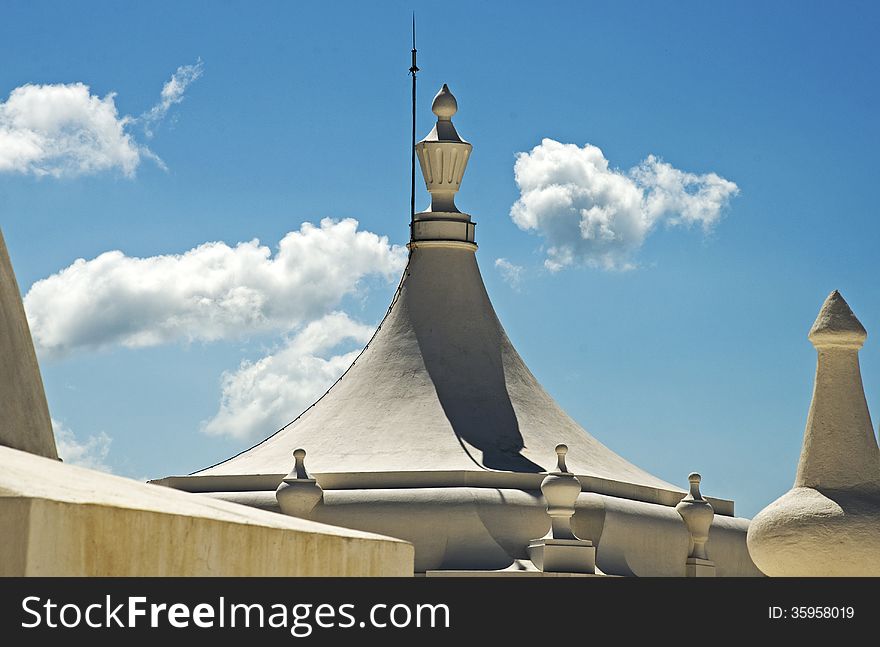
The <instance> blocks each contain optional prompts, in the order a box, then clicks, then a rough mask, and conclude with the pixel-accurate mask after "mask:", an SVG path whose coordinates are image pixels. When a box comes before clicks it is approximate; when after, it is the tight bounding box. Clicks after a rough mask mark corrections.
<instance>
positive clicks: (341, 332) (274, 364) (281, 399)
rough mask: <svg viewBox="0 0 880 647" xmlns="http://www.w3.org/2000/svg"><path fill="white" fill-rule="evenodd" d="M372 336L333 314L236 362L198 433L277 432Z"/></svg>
mask: <svg viewBox="0 0 880 647" xmlns="http://www.w3.org/2000/svg"><path fill="white" fill-rule="evenodd" d="M373 331H374V328H373V327H371V326H366V325H364V324H361V323H358V322H355V321H352V320H351V319H350V318H349V317H348V315H346V314H344V313H340V312H336V313H332V314H329V315H326V316H324V317H322V318H321V319H318V320H316V321H313V322H311V323H310V324H308V325H307V326H305V327H304V328H302V329H301V330H300V331H299V332H298V333H297V334H295V335H294V336H292V337H289V338H288V339H287V340H286V342H285V343H284V345H283V346H282V348H281V349H280V350H278V351H277V352H276V353H274V354H271V355H267V356H266V357H263V358H262V359H260V360H257V361H256V362H247V361H245V362H242V364H241V366H240V367H239V368H238V370H237V371H235V372H228V373H224V374H223V378H222V395H221V400H220V408H219V410H218V411H217V414H216V415H215V416H214V417H213V418H211V419H210V420H208V421H206V422H205V423H203V425H202V431H204V432H205V433H207V434H210V435H216V436H231V437H233V438H240V439H248V438H259V437H264V436H267V435H268V434H269V433H271V432H273V431H276V430H277V429H280V428H281V427H282V426H283V425H285V424H287V423H288V422H290V421H291V420H293V419H294V418H295V417H296V416H297V415H299V414H300V413H301V412H302V411H303V410H304V409H305V408H306V407H308V406H309V405H310V404H312V403H313V402H314V401H315V400H316V399H317V398H318V397H319V396H320V395H321V394H322V393H324V392H325V391H326V390H327V389H328V388H329V387H330V386H331V385H332V384H333V383H334V382H335V381H336V380H337V379H338V378H339V376H340V375H342V373H343V372H344V371H345V370H346V369H347V368H348V367H349V366H350V365H351V363H352V362H353V361H354V359H355V357H357V354H358V353H359V352H360V348H361V347H362V346H363V345H364V344H366V342H367V341H369V339H370V337H371V336H372V334H373ZM352 345H354V346H355V347H354V348H353V349H352V348H351V347H352ZM339 351H342V352H339Z"/></svg>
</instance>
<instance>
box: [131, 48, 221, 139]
mask: <svg viewBox="0 0 880 647" xmlns="http://www.w3.org/2000/svg"><path fill="white" fill-rule="evenodd" d="M204 67H205V66H204V65H203V63H202V59H199V60H198V61H196V63H195V64H194V65H181V66H180V67H178V68H177V70H176V71H175V72H174V74H172V75H171V79H169V80H168V82H166V83H165V85H163V86H162V94H161V96H160V98H159V103H157V104H156V105H155V106H153V107H152V108H151V109H150V110H149V111H148V112H146V113H144V115H143V117H142V119H143V121H144V132H145V133H146V134H147V137H152V136H153V127H154V125H155V124H156V123H158V122H159V121H161V120H162V119H163V118H164V117H165V115H166V114H168V110H169V109H170V108H171V106H173V105H174V104H175V103H180V102H181V101H183V93H184V92H186V88H187V87H188V86H189V85H190V83H192V82H193V81H195V80H196V79H198V78H199V77H200V76H201V75H202V72H203V71H204Z"/></svg>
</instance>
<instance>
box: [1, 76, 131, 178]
mask: <svg viewBox="0 0 880 647" xmlns="http://www.w3.org/2000/svg"><path fill="white" fill-rule="evenodd" d="M114 96H115V95H114V94H113V93H110V94H108V95H107V96H105V97H104V98H103V99H102V98H100V97H98V96H95V95H93V94H91V92H90V91H89V87H88V86H87V85H83V84H82V83H70V84H67V85H62V84H58V85H30V84H28V85H23V86H21V87H18V88H15V89H14V90H13V91H12V92H11V93H10V94H9V98H8V99H7V100H6V101H5V102H3V103H0V172H7V173H8V172H17V173H32V174H34V175H51V176H54V177H61V176H65V175H66V176H73V175H84V174H91V173H98V172H100V171H106V170H110V169H118V170H120V171H122V173H124V174H125V175H127V176H129V177H131V176H133V175H134V172H135V169H136V168H137V166H138V164H139V163H140V160H141V155H142V154H143V149H142V148H141V147H140V146H139V145H138V144H137V143H136V142H135V141H134V140H133V139H132V137H131V135H129V134H128V133H126V132H125V127H126V125H127V124H128V123H129V121H130V118H129V117H120V116H119V113H118V112H117V110H116V103H115V101H114Z"/></svg>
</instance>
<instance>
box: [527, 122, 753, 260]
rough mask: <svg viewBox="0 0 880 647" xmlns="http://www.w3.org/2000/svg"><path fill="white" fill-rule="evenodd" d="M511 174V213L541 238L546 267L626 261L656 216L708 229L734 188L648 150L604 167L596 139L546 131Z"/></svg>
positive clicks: (734, 192) (657, 220)
mask: <svg viewBox="0 0 880 647" xmlns="http://www.w3.org/2000/svg"><path fill="white" fill-rule="evenodd" d="M514 175H515V179H516V183H517V185H518V186H519V189H520V198H519V199H518V200H517V201H516V202H515V203H514V205H513V207H512V208H511V210H510V216H511V218H512V219H513V221H514V222H515V223H516V225H517V226H518V227H519V228H520V229H523V230H532V231H536V232H538V233H539V234H540V235H541V236H543V237H544V238H545V239H546V241H547V245H548V247H547V249H546V253H547V258H546V260H545V261H544V265H545V266H546V267H547V268H548V269H550V270H552V271H557V270H560V269H562V268H564V267H567V266H571V265H579V264H586V265H591V266H598V267H602V268H604V269H629V268H631V267H633V266H634V261H633V257H634V255H635V253H636V252H637V251H638V250H639V248H640V247H641V246H642V243H643V242H644V241H645V238H646V237H647V236H648V235H649V234H650V233H651V231H652V230H653V229H654V228H655V227H656V226H657V225H658V224H659V223H661V222H663V223H665V224H667V225H670V226H675V225H685V226H692V225H700V226H701V227H702V228H703V230H704V231H709V230H710V229H711V228H712V227H713V225H715V223H716V222H718V220H719V219H720V218H721V214H722V211H723V209H724V208H725V207H726V206H727V204H728V203H729V201H730V199H731V198H732V197H733V196H735V195H737V193H739V188H738V187H737V186H736V184H735V183H733V182H731V181H729V180H725V179H724V178H722V177H719V176H718V175H716V174H715V173H707V174H704V175H695V174H693V173H687V172H684V171H680V170H678V169H676V168H674V167H672V166H671V165H670V164H667V163H666V162H663V161H661V160H659V159H658V158H656V157H654V156H653V155H649V156H648V157H647V159H645V160H644V161H643V162H642V163H641V164H639V165H638V166H636V167H635V168H633V169H630V170H629V171H628V172H623V171H620V170H617V169H613V168H609V166H608V160H606V159H605V156H604V155H603V154H602V151H601V150H600V149H599V148H597V147H596V146H592V145H590V144H586V145H584V146H583V148H580V147H578V146H576V145H574V144H562V143H560V142H557V141H554V140H552V139H544V140H543V141H542V142H541V143H540V144H539V145H538V146H536V147H535V148H533V149H532V150H531V151H530V152H528V153H519V154H518V155H517V159H516V164H515V166H514Z"/></svg>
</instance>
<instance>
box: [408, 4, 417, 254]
mask: <svg viewBox="0 0 880 647" xmlns="http://www.w3.org/2000/svg"><path fill="white" fill-rule="evenodd" d="M417 51H418V50H416V14H415V12H413V16H412V67H410V68H409V73H410V74H411V75H412V149H411V153H412V159H411V160H410V171H411V176H410V191H409V239H410V240H412V239H413V233H414V232H413V227H414V223H415V219H416V72H418V71H419V67H418V65H416V52H417Z"/></svg>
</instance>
